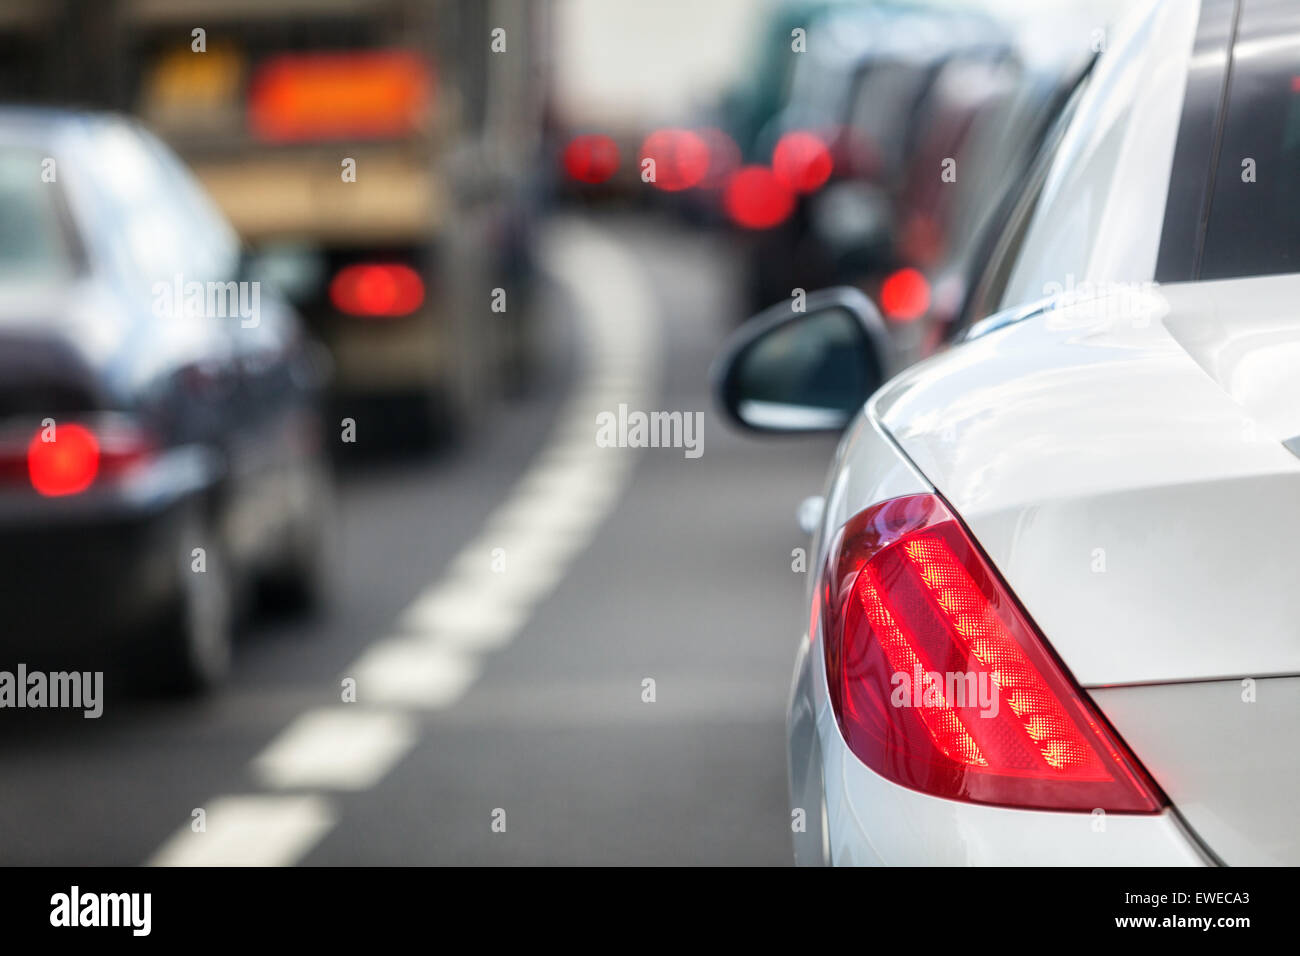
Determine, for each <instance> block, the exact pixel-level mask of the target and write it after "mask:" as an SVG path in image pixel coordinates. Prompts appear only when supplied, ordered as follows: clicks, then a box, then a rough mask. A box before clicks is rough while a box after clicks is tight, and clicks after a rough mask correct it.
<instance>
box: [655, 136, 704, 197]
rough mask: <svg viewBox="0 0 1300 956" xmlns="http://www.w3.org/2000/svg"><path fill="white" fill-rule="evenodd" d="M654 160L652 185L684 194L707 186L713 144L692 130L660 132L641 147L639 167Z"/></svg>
mask: <svg viewBox="0 0 1300 956" xmlns="http://www.w3.org/2000/svg"><path fill="white" fill-rule="evenodd" d="M647 159H653V160H654V172H655V178H654V182H653V184H652V185H654V186H655V187H657V188H658V189H662V190H665V191H666V192H680V191H681V190H683V189H690V188H691V187H692V186H698V185H699V184H700V183H701V182H703V180H704V177H705V176H706V175H708V172H709V144H708V143H706V142H705V140H704V137H703V136H700V135H699V134H698V133H692V132H691V131H690V130H688V129H657V130H655V131H654V132H653V133H651V134H650V135H649V136H647V137H646V138H645V141H644V142H643V143H642V144H641V154H640V157H639V163H640V164H641V168H642V169H644V168H645V166H644V163H645V161H646V160H647Z"/></svg>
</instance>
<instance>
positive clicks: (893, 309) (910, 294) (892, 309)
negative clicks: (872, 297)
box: [880, 268, 930, 322]
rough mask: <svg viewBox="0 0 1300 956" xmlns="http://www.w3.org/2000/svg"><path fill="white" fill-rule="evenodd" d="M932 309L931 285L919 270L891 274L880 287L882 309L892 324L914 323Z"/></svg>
mask: <svg viewBox="0 0 1300 956" xmlns="http://www.w3.org/2000/svg"><path fill="white" fill-rule="evenodd" d="M929 308H930V283H929V282H927V281H926V278H925V276H924V275H923V274H922V273H921V271H920V270H919V269H912V268H904V269H899V270H897V271H895V272H891V273H890V274H889V275H888V276H887V277H886V278H885V281H884V282H883V283H881V286H880V309H881V311H882V312H883V313H884V314H885V318H887V319H889V320H890V321H891V322H912V321H915V320H916V319H919V318H921V316H923V315H925V313H926V310H928V309H929Z"/></svg>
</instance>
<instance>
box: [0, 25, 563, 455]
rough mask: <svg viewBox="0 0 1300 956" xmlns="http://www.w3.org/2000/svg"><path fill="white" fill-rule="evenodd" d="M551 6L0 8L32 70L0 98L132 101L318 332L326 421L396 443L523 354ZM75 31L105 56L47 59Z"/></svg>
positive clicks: (2, 41)
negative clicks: (61, 63)
mask: <svg viewBox="0 0 1300 956" xmlns="http://www.w3.org/2000/svg"><path fill="white" fill-rule="evenodd" d="M547 9H548V5H547V4H546V3H535V4H531V3H530V4H518V3H510V2H489V3H473V2H463V0H338V2H331V3H328V4H317V3H304V2H301V0H258V2H255V3H253V2H223V0H184V2H182V3H168V2H156V0H95V2H86V0H66V2H63V3H52V4H35V5H31V6H30V8H29V9H27V11H26V15H24V16H18V15H16V14H15V15H11V16H9V17H5V16H0V49H8V48H12V49H13V50H14V51H15V52H16V53H17V54H18V55H20V56H21V57H22V61H21V62H24V63H27V66H28V69H25V70H22V71H21V76H22V77H23V78H24V80H23V84H24V85H20V86H18V87H17V88H16V89H13V90H10V91H8V92H10V93H11V95H13V94H17V95H19V96H21V97H22V98H23V99H24V100H38V101H39V100H42V99H47V100H52V101H56V102H79V103H87V104H89V105H93V106H97V107H107V108H110V109H115V110H121V111H124V112H129V113H132V114H135V115H137V116H139V117H140V118H141V119H142V120H143V121H144V122H145V123H147V124H148V125H149V126H150V128H152V129H153V130H154V131H155V132H157V133H158V135H159V136H160V137H161V138H163V139H164V140H165V141H166V142H168V143H169V144H170V145H171V146H172V147H173V148H174V149H176V151H177V152H178V153H179V154H180V155H181V157H182V159H184V160H185V161H186V162H187V163H188V164H190V166H191V167H192V168H193V169H194V171H195V173H196V175H197V176H198V178H199V180H200V181H201V182H202V183H203V185H204V187H205V188H206V189H207V190H208V192H209V193H210V194H211V195H212V196H213V198H214V199H215V201H216V203H217V205H218V206H219V207H220V208H221V209H222V210H223V211H224V213H225V215H226V216H227V217H228V218H229V219H230V220H231V222H232V223H233V224H234V226H235V228H236V229H237V230H238V231H239V233H240V234H241V235H242V236H243V238H244V240H245V241H246V242H247V243H249V244H250V245H251V246H252V247H254V248H255V249H256V250H257V251H258V252H259V253H260V255H259V263H260V265H261V267H262V269H263V277H264V278H266V279H267V280H274V281H276V282H277V284H278V285H279V286H280V287H281V288H282V290H283V291H284V292H285V294H286V295H287V296H289V297H290V298H291V299H292V300H293V301H294V303H295V304H296V305H297V306H298V308H299V310H300V311H301V313H302V315H303V318H304V320H305V321H306V322H307V324H308V326H309V328H310V329H311V330H312V332H313V334H314V335H316V336H317V337H319V338H320V339H321V340H322V341H324V342H325V343H326V345H327V346H328V347H329V349H330V352H331V354H332V356H333V360H334V364H335V371H334V385H333V392H334V394H335V396H336V397H337V398H339V399H340V401H339V402H338V403H337V404H338V408H339V411H340V415H347V416H349V417H353V418H354V419H356V420H357V421H358V423H359V428H360V430H361V431H362V432H363V433H364V434H368V435H371V436H373V435H374V433H375V431H376V430H377V429H384V430H389V431H391V430H396V431H397V432H398V433H399V434H400V437H401V439H402V440H403V441H410V440H411V439H412V438H416V437H421V436H427V437H435V438H436V437H441V436H445V435H447V434H448V433H451V432H455V431H464V430H465V427H466V426H469V425H473V424H474V423H476V422H478V421H480V420H481V419H482V418H483V415H484V413H485V409H486V408H487V407H488V404H489V401H490V399H491V398H492V397H493V396H494V395H496V394H499V393H501V392H503V391H510V390H513V389H516V388H517V387H518V386H519V384H520V382H521V381H522V380H523V378H524V377H526V376H527V374H528V372H529V370H530V363H531V357H532V347H533V342H532V338H531V337H532V335H533V330H531V329H530V328H529V327H528V324H527V318H526V315H527V304H528V301H527V300H528V295H529V290H530V280H531V272H530V261H529V259H528V254H527V250H528V241H527V239H528V229H529V228H530V225H531V222H532V220H533V219H534V218H535V216H536V210H535V208H534V204H533V200H532V198H531V196H532V193H531V192H530V191H529V190H528V189H527V188H526V180H527V177H528V175H529V171H530V169H531V163H532V159H533V155H534V153H535V151H536V149H537V144H536V141H535V140H536V137H537V135H538V130H539V123H540V114H541V109H542V97H543V95H544V89H545V87H544V84H541V83H539V82H537V80H538V70H539V69H540V67H539V53H538V44H539V40H538V39H537V38H539V37H543V36H545V30H544V26H545V20H546V15H547ZM73 29H82V30H86V29H90V30H93V32H94V33H95V34H96V35H98V36H99V37H100V38H101V41H102V44H103V49H102V51H100V52H98V53H96V52H94V51H91V52H90V53H88V55H87V57H86V58H85V61H84V62H82V63H79V64H77V65H76V69H70V70H68V71H67V72H66V73H56V72H54V71H52V70H48V71H47V70H43V69H42V68H41V67H43V66H44V65H46V64H47V63H57V62H58V60H59V54H60V51H61V50H62V49H63V48H64V47H66V46H67V44H63V43H60V42H59V38H60V37H61V36H65V35H66V34H67V33H68V32H70V31H71V30H73ZM497 29H499V30H501V31H503V33H502V37H503V42H505V41H506V40H508V42H509V44H510V46H509V54H510V55H509V56H501V57H499V58H497V59H496V60H490V59H489V58H490V57H491V56H492V50H491V49H490V48H489V38H490V37H491V36H492V31H493V30H497ZM470 36H473V37H481V38H482V41H483V42H482V43H473V44H470V43H467V42H463V41H462V40H460V39H458V38H464V37H470ZM24 51H25V52H24ZM110 51H111V52H110ZM28 61H30V62H28ZM18 75H20V74H19V71H18V70H17V69H15V76H16V77H17V76H18ZM32 77H36V78H37V79H36V80H35V81H33V80H32V79H31V78H32ZM0 80H3V76H0ZM15 83H16V84H17V83H18V81H17V80H15ZM520 183H525V185H524V186H522V187H521V186H520V185H519V184H520ZM497 290H500V292H498V291H497ZM494 307H495V308H494ZM399 426H400V427H399Z"/></svg>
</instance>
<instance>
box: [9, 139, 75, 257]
mask: <svg viewBox="0 0 1300 956" xmlns="http://www.w3.org/2000/svg"><path fill="white" fill-rule="evenodd" d="M42 162H43V157H42V156H40V155H39V154H38V153H37V152H36V151H34V150H29V149H21V148H15V147H6V146H0V281H3V282H19V281H24V280H42V279H51V278H60V277H63V276H66V275H68V274H70V273H71V272H72V271H73V261H72V256H71V253H70V250H69V248H68V243H67V237H66V235H65V233H64V227H63V223H62V221H61V219H60V215H59V206H58V193H57V189H58V186H57V185H55V184H54V183H47V182H44V181H43V180H42V177H41V170H42Z"/></svg>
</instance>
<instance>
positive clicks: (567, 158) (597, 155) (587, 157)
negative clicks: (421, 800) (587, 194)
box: [562, 134, 619, 186]
mask: <svg viewBox="0 0 1300 956" xmlns="http://www.w3.org/2000/svg"><path fill="white" fill-rule="evenodd" d="M562 161H563V163H564V171H565V172H566V173H568V175H569V178H570V179H573V180H575V181H577V182H580V183H587V184H589V185H593V186H594V185H598V184H599V183H603V182H607V181H608V180H609V179H610V178H611V177H612V176H613V175H614V174H615V173H616V172H618V161H619V156H618V144H617V143H616V142H614V140H613V139H612V138H610V137H609V136H600V135H597V134H590V135H585V136H575V137H574V138H573V139H571V140H570V141H569V145H567V146H566V147H564V156H563V158H562Z"/></svg>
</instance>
